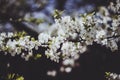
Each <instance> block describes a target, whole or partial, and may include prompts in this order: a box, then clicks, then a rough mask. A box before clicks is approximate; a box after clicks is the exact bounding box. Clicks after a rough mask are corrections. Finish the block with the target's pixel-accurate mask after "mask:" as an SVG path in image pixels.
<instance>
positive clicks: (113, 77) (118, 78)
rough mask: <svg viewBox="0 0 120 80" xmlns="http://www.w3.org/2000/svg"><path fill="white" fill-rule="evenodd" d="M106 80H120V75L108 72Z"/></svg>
mask: <svg viewBox="0 0 120 80" xmlns="http://www.w3.org/2000/svg"><path fill="white" fill-rule="evenodd" d="M106 78H107V79H108V80H120V75H119V74H116V73H110V72H107V73H106Z"/></svg>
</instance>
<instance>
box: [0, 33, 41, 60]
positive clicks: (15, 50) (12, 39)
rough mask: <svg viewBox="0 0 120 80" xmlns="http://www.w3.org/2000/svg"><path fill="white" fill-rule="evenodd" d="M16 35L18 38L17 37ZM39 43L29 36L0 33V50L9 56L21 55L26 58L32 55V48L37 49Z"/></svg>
mask: <svg viewBox="0 0 120 80" xmlns="http://www.w3.org/2000/svg"><path fill="white" fill-rule="evenodd" d="M17 37H18V38H17ZM38 46H40V43H39V42H38V41H35V40H34V39H33V38H30V36H21V37H20V36H18V34H17V33H15V34H14V33H12V32H9V33H1V34H0V51H4V52H5V53H6V54H7V53H10V54H11V56H15V55H21V57H22V58H24V59H25V60H28V59H29V58H30V57H31V56H33V49H34V48H35V49H36V50H37V49H38Z"/></svg>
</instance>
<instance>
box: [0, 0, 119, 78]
mask: <svg viewBox="0 0 120 80" xmlns="http://www.w3.org/2000/svg"><path fill="white" fill-rule="evenodd" d="M111 1H115V0H0V32H16V31H26V32H27V33H28V34H29V35H30V36H33V37H36V38H37V36H38V34H39V33H41V32H43V31H45V30H46V29H47V28H48V27H49V25H51V24H52V23H54V18H53V15H54V11H55V10H56V9H57V10H60V11H63V14H62V15H63V16H65V15H70V16H77V15H80V14H84V13H90V12H93V11H97V9H98V8H99V7H100V6H108V4H109V3H110V2H111ZM119 46H120V43H119ZM88 49H89V50H88V51H87V52H86V53H85V54H82V55H81V56H80V59H79V60H78V61H77V63H78V66H77V67H75V68H74V69H73V70H72V72H71V73H64V72H60V70H59V68H60V66H61V65H62V63H55V62H52V61H50V60H49V59H46V57H45V56H43V57H42V58H40V59H38V60H30V61H27V62H26V61H24V60H23V59H21V58H20V57H19V56H16V57H11V56H9V55H7V56H6V55H3V54H2V53H1V54H0V76H5V75H6V74H7V73H18V74H20V75H23V77H24V78H25V80H106V79H105V72H106V71H109V72H116V73H118V74H120V69H119V68H120V62H119V61H120V58H119V57H120V54H118V53H120V51H117V52H114V53H115V54H113V53H112V52H111V51H110V50H109V49H106V48H105V47H104V46H100V45H98V44H94V46H88ZM40 51H41V52H42V50H40ZM8 63H9V65H10V67H8V66H7V65H8ZM48 70H50V71H54V70H55V71H57V74H56V76H55V77H51V76H48V75H47V71H48ZM1 79H2V78H1ZM1 79H0V80H1ZM3 80H4V79H3Z"/></svg>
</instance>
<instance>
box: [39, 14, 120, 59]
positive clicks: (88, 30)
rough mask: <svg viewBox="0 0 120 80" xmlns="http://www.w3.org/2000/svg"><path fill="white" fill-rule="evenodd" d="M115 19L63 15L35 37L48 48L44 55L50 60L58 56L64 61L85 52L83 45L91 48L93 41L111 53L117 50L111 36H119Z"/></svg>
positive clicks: (103, 16)
mask: <svg viewBox="0 0 120 80" xmlns="http://www.w3.org/2000/svg"><path fill="white" fill-rule="evenodd" d="M98 17H100V18H98ZM118 19H119V18H116V19H113V18H112V17H110V16H108V15H102V14H100V13H96V14H94V15H84V17H74V18H72V17H70V16H64V17H61V18H60V19H55V23H54V24H53V25H52V28H51V29H49V31H47V32H45V33H42V34H40V35H39V37H38V38H39V42H42V43H44V44H47V45H48V49H47V51H46V52H45V54H46V55H47V56H48V57H50V58H51V60H54V61H58V59H59V58H60V56H61V57H62V58H63V59H66V58H71V57H74V56H75V55H77V54H78V53H83V52H85V51H86V50H87V48H86V47H87V45H92V43H93V42H97V43H98V44H102V45H106V46H107V47H110V48H111V50H112V51H115V50H117V49H118V46H117V43H116V42H117V41H119V38H117V39H116V38H114V37H116V36H117V35H120V33H119V30H120V29H119V27H118V26H119V20H118ZM109 21H111V23H108V22H109ZM110 24H112V25H110ZM113 24H115V25H113Z"/></svg>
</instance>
